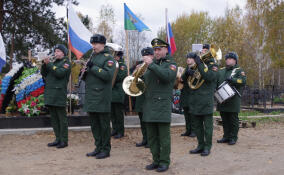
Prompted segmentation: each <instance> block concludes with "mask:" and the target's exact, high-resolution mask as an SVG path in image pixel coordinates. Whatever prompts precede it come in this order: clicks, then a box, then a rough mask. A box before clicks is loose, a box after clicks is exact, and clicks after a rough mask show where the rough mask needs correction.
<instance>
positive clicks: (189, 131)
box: [180, 52, 196, 137]
mask: <svg viewBox="0 0 284 175" xmlns="http://www.w3.org/2000/svg"><path fill="white" fill-rule="evenodd" d="M195 56H196V54H195V53H194V52H190V53H188V54H187V56H186V57H187V60H186V64H187V67H186V69H185V71H184V73H183V74H182V76H181V80H182V83H183V88H182V90H181V95H180V100H181V106H182V107H183V113H184V119H185V128H186V131H185V133H183V134H181V136H189V137H195V136H196V135H195V133H194V131H193V124H192V122H193V121H192V114H190V113H189V111H190V110H189V108H190V106H189V105H188V101H189V100H190V99H189V98H190V95H191V94H192V90H191V89H190V88H189V86H188V82H187V78H188V76H189V73H190V70H191V67H192V66H193V64H194V58H195Z"/></svg>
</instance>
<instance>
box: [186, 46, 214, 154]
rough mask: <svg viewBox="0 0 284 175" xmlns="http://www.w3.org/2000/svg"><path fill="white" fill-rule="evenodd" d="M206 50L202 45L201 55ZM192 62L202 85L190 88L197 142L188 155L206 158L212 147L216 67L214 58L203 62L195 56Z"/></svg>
mask: <svg viewBox="0 0 284 175" xmlns="http://www.w3.org/2000/svg"><path fill="white" fill-rule="evenodd" d="M208 50H209V44H204V45H203V49H202V54H204V53H207V52H208ZM194 62H195V64H196V65H197V69H198V71H199V72H200V75H201V79H203V80H204V83H203V84H202V85H201V86H200V87H199V88H194V87H190V88H191V89H192V95H190V98H189V106H190V109H189V110H190V113H191V114H192V115H193V125H194V131H195V134H196V136H197V140H198V146H197V148H196V149H194V150H190V154H200V153H201V156H208V155H209V154H210V149H211V147H212V135H213V107H214V91H215V88H216V78H217V72H218V67H217V65H216V64H215V60H214V58H208V59H206V60H204V62H203V61H201V59H200V57H199V56H195V58H194ZM194 74H196V72H194V71H192V70H191V71H190V72H189V75H190V76H193V75H194ZM193 83H194V82H193Z"/></svg>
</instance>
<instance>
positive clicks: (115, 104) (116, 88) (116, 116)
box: [111, 51, 127, 139]
mask: <svg viewBox="0 0 284 175" xmlns="http://www.w3.org/2000/svg"><path fill="white" fill-rule="evenodd" d="M122 56H123V52H122V51H117V52H115V56H114V59H115V60H116V61H117V62H118V64H119V69H118V72H117V75H116V77H115V80H113V81H114V84H113V87H112V100H111V122H112V133H111V135H112V136H114V138H115V139H119V138H121V137H123V136H124V96H125V93H124V91H123V89H122V82H123V80H124V78H125V77H126V76H127V67H126V65H125V64H124V61H123V58H122Z"/></svg>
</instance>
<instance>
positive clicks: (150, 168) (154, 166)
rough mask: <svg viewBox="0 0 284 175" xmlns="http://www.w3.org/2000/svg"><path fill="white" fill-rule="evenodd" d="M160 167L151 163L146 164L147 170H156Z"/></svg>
mask: <svg viewBox="0 0 284 175" xmlns="http://www.w3.org/2000/svg"><path fill="white" fill-rule="evenodd" d="M158 167H159V165H157V164H154V163H151V164H150V165H147V166H146V170H154V169H157V168H158Z"/></svg>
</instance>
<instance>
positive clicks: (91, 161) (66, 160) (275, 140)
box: [0, 123, 284, 175]
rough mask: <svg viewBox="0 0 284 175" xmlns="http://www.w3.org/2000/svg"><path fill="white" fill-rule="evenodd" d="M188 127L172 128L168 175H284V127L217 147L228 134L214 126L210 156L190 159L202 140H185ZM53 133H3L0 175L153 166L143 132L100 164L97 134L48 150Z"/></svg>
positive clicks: (113, 173)
mask: <svg viewBox="0 0 284 175" xmlns="http://www.w3.org/2000/svg"><path fill="white" fill-rule="evenodd" d="M183 130H184V128H183V127H174V128H171V136H172V153H171V161H172V162H171V165H170V169H169V170H168V171H167V172H165V173H163V174H170V175H172V174H174V175H180V174H182V175H183V174H185V175H187V174H190V175H195V174H196V175H197V174H198V175H208V174H216V175H217V174H218V175H222V174H224V175H227V174H234V175H245V174H247V175H272V174H275V175H280V174H284V149H283V148H284V124H283V123H273V124H262V125H257V127H256V128H246V129H240V133H239V142H238V143H237V144H236V145H234V146H229V145H226V144H217V143H216V139H218V138H220V137H221V135H222V129H221V127H220V126H216V127H215V128H214V136H213V148H212V150H211V151H212V153H211V154H210V156H208V157H201V156H200V155H190V154H189V153H188V151H189V150H190V149H193V148H195V146H196V138H189V137H181V136H180V134H181V133H182V132H183ZM53 139H54V136H53V134H52V133H51V132H41V133H37V134H33V135H0V175H17V174H19V175H33V174H37V175H50V174H51V175H53V174H56V175H61V174H62V175H63V174H64V175H81V174H82V175H85V174H94V175H119V174H125V175H141V174H159V173H157V172H155V171H146V170H145V165H147V164H149V163H151V154H150V151H149V149H146V148H137V147H135V142H137V141H140V140H141V134H140V130H139V129H127V130H126V136H125V137H124V138H123V139H121V140H115V139H112V150H111V157H109V158H107V159H103V160H97V159H95V158H93V157H91V158H90V157H86V156H85V154H86V153H87V152H89V151H92V150H93V149H94V145H93V138H92V135H91V132H83V131H82V132H78V131H77V132H69V146H68V147H67V148H65V149H56V148H48V147H47V146H46V144H47V143H48V142H50V141H53Z"/></svg>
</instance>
